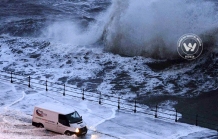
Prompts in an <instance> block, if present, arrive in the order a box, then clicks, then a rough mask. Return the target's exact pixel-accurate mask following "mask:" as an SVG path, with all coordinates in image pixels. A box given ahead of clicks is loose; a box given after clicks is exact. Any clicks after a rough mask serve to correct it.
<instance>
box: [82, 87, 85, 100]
mask: <svg viewBox="0 0 218 139" xmlns="http://www.w3.org/2000/svg"><path fill="white" fill-rule="evenodd" d="M84 99H85V97H84V88H83V96H82V100H84Z"/></svg>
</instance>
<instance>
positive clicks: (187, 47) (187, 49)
mask: <svg viewBox="0 0 218 139" xmlns="http://www.w3.org/2000/svg"><path fill="white" fill-rule="evenodd" d="M196 45H197V44H196V43H194V45H192V44H191V43H189V44H188V46H187V44H186V43H183V46H184V47H185V50H186V52H189V51H191V52H193V51H194V50H195V48H196Z"/></svg>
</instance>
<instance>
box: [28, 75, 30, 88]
mask: <svg viewBox="0 0 218 139" xmlns="http://www.w3.org/2000/svg"><path fill="white" fill-rule="evenodd" d="M28 87H29V88H30V76H29V85H28Z"/></svg>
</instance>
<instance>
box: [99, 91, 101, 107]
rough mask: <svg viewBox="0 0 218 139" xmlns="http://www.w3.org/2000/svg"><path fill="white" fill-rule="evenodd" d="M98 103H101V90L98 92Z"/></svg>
mask: <svg viewBox="0 0 218 139" xmlns="http://www.w3.org/2000/svg"><path fill="white" fill-rule="evenodd" d="M99 104H100V105H101V92H100V94H99Z"/></svg>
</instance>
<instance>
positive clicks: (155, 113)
mask: <svg viewBox="0 0 218 139" xmlns="http://www.w3.org/2000/svg"><path fill="white" fill-rule="evenodd" d="M154 117H155V118H157V105H156V109H155V115H154Z"/></svg>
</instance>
